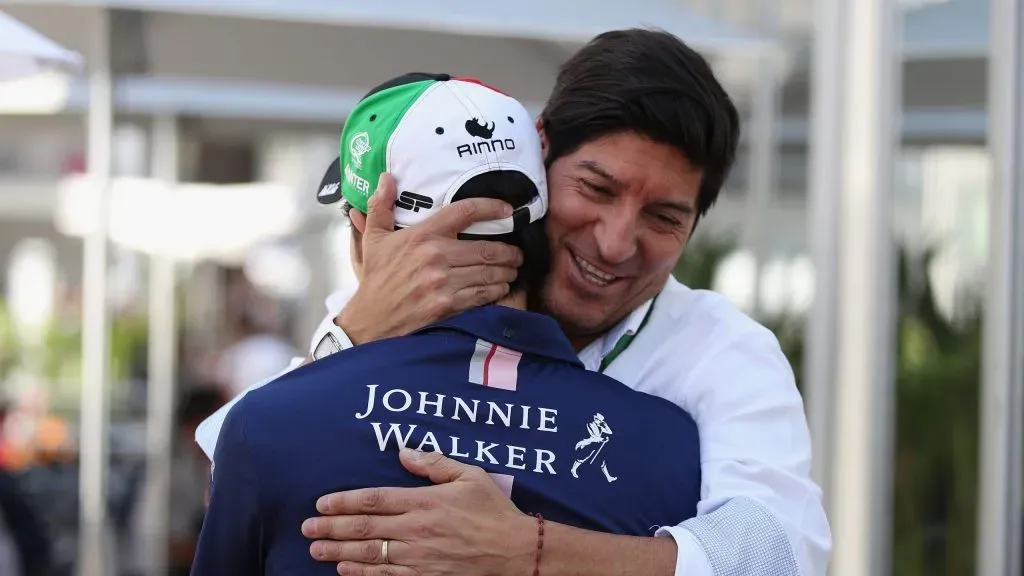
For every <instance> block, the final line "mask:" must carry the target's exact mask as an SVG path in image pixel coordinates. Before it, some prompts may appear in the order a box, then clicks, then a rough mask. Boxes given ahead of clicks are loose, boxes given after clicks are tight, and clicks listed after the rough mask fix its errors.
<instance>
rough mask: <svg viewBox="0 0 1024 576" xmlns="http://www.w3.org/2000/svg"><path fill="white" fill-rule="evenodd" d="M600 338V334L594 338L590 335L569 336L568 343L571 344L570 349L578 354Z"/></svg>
mask: <svg viewBox="0 0 1024 576" xmlns="http://www.w3.org/2000/svg"><path fill="white" fill-rule="evenodd" d="M600 336H601V335H600V334H598V335H596V336H592V335H587V336H570V337H569V343H570V344H572V347H573V348H574V349H575V350H576V351H577V352H579V351H581V350H583V349H584V348H586V347H587V346H590V345H591V344H592V343H593V342H594V341H595V340H597V339H598V338H599V337H600Z"/></svg>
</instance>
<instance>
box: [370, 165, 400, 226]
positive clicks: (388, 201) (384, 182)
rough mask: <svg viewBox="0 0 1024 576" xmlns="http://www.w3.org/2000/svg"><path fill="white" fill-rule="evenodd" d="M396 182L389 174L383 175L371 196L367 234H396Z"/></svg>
mask: <svg viewBox="0 0 1024 576" xmlns="http://www.w3.org/2000/svg"><path fill="white" fill-rule="evenodd" d="M395 194H396V192H395V180H394V179H393V178H391V176H390V175H389V174H386V173H385V174H381V175H380V180H378V181H377V189H376V190H374V191H373V195H372V196H370V202H369V204H368V205H367V207H366V232H364V235H372V234H374V233H382V232H394V230H395Z"/></svg>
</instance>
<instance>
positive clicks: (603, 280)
mask: <svg viewBox="0 0 1024 576" xmlns="http://www.w3.org/2000/svg"><path fill="white" fill-rule="evenodd" d="M572 259H573V262H575V263H576V269H577V270H579V271H580V276H582V277H583V279H584V280H586V281H587V282H589V283H590V284H593V285H594V286H598V287H604V286H607V285H609V284H611V283H612V282H614V281H615V280H617V279H618V277H617V276H615V275H614V274H609V273H608V272H605V271H604V270H601V269H600V268H598V267H597V266H596V265H594V264H593V263H591V262H589V261H587V260H585V259H583V258H581V257H579V256H577V255H575V254H572Z"/></svg>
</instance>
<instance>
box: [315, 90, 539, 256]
mask: <svg viewBox="0 0 1024 576" xmlns="http://www.w3.org/2000/svg"><path fill="white" fill-rule="evenodd" d="M384 172H387V173H389V174H391V176H392V177H393V178H394V179H395V183H396V185H397V187H398V197H397V200H396V202H395V224H396V226H397V227H400V228H403V227H407V226H412V225H414V224H417V223H419V222H422V221H423V220H425V219H427V218H428V217H430V216H431V215H432V214H434V213H436V212H437V211H438V210H440V209H441V208H443V207H444V206H447V205H448V204H450V203H451V202H452V201H453V200H454V199H455V198H456V196H457V194H458V193H459V191H460V189H463V187H465V186H466V185H467V184H468V183H470V182H471V181H473V180H474V178H478V177H481V176H483V175H488V176H487V178H489V179H490V181H492V182H493V179H494V178H495V177H496V176H498V177H500V174H501V173H506V174H508V175H509V176H510V177H513V176H514V177H515V180H516V181H517V182H524V181H528V182H529V183H530V184H532V186H533V188H535V189H536V190H535V191H536V194H534V195H533V196H532V198H531V199H530V200H529V201H528V202H526V203H525V204H522V205H519V206H513V209H514V212H513V215H512V216H510V217H508V218H504V219H501V220H494V221H489V222H478V223H476V224H473V225H472V226H471V227H470V228H468V229H467V230H465V231H464V233H465V234H474V235H483V236H491V235H502V234H508V233H511V232H514V231H517V230H520V229H522V228H523V227H525V226H526V225H528V224H530V223H532V222H536V221H537V220H539V219H540V218H542V217H543V216H544V214H545V213H546V212H547V206H548V196H547V195H548V191H547V177H546V174H545V169H544V161H543V157H542V154H541V147H540V137H539V136H538V135H537V131H536V128H535V127H534V123H533V119H532V118H531V117H530V114H529V112H527V111H526V109H525V108H524V107H523V105H522V104H520V103H519V102H518V101H517V100H515V99H514V98H512V97H510V96H508V95H506V94H504V93H502V92H500V91H498V90H496V89H494V88H492V87H490V86H487V85H486V84H484V83H482V82H480V81H479V80H476V79H472V78H454V77H452V76H449V75H447V74H425V73H412V74H405V75H403V76H399V77H398V78H394V79H392V80H389V81H388V82H385V83H384V84H381V85H380V86H378V87H376V88H374V89H373V90H371V91H370V93H369V94H367V95H366V96H365V97H364V98H363V99H362V100H361V101H360V102H359V104H358V105H356V107H355V109H354V110H353V111H352V113H351V114H350V115H349V117H348V120H346V122H345V126H344V128H343V129H342V134H341V153H340V155H339V157H338V159H337V160H335V161H334V162H333V163H332V164H331V166H330V168H328V170H327V173H326V174H325V175H324V178H323V180H322V182H321V184H320V189H319V191H318V193H317V200H318V201H319V202H320V203H321V204H336V203H343V204H344V203H347V204H349V205H351V206H352V207H353V208H355V209H357V210H359V211H361V212H364V213H365V212H366V211H367V205H368V202H369V199H370V196H371V195H372V194H373V191H374V190H375V189H376V188H377V181H378V179H379V178H380V175H381V174H382V173H384ZM495 173H497V174H495ZM523 176H525V177H526V178H525V179H524V178H523Z"/></svg>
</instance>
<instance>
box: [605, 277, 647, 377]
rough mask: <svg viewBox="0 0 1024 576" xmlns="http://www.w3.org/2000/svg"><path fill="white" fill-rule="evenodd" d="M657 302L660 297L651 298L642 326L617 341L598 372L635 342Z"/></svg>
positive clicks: (641, 322)
mask: <svg viewBox="0 0 1024 576" xmlns="http://www.w3.org/2000/svg"><path fill="white" fill-rule="evenodd" d="M657 302H658V297H657V296H655V297H654V299H653V300H651V305H650V306H648V307H647V313H646V314H644V319H643V320H641V321H640V326H639V327H638V328H637V329H636V332H627V333H625V334H623V335H622V336H621V337H620V338H619V341H618V342H616V343H615V346H614V347H613V348H612V351H611V352H609V353H608V355H607V356H605V357H604V358H603V359H602V360H601V367H600V368H598V369H597V371H598V372H601V373H604V371H605V369H607V368H608V366H610V365H611V363H612V362H614V361H615V359H616V358H618V357H619V356H620V355H621V354H622V353H623V352H625V351H626V348H629V345H630V344H632V343H633V340H634V339H635V338H636V336H637V334H639V333H640V331H641V330H643V329H644V326H646V325H647V320H648V319H649V318H650V317H651V311H652V310H654V305H655V304H657Z"/></svg>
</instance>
